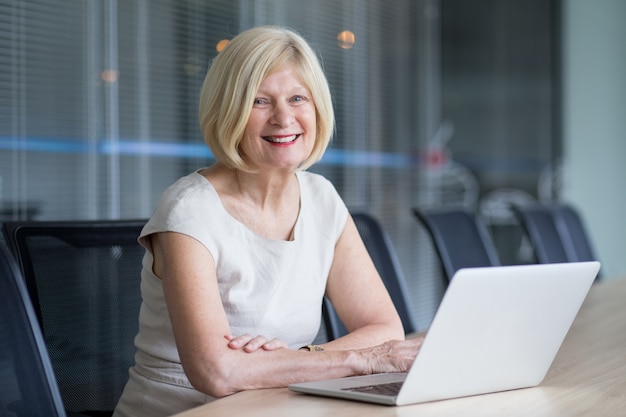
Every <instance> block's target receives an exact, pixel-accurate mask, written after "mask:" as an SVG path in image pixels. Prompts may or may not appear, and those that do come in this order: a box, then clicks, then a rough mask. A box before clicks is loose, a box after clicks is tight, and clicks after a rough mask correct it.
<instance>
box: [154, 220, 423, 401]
mask: <svg viewBox="0 0 626 417" xmlns="http://www.w3.org/2000/svg"><path fill="white" fill-rule="evenodd" d="M344 234H345V232H344ZM342 239H343V237H342ZM151 244H152V251H153V254H154V259H155V262H154V273H155V274H156V275H157V276H158V277H160V278H161V279H162V281H163V289H164V293H165V300H166V303H167V306H168V311H169V314H170V317H171V320H172V327H173V330H174V336H175V339H176V344H177V347H178V352H179V355H180V359H181V363H182V365H183V368H184V370H185V373H186V374H187V377H188V378H189V380H190V382H191V383H192V385H193V386H194V387H195V388H196V389H198V390H199V391H201V392H204V393H206V394H208V395H211V396H215V397H222V396H225V395H229V394H232V393H235V392H238V391H241V390H245V389H255V388H269V387H284V386H286V385H288V384H290V383H294V382H300V381H306V380H314V379H324V378H335V377H342V376H348V375H356V374H365V373H372V372H388V371H398V370H400V371H402V370H406V369H408V367H409V366H410V364H411V363H412V362H413V359H414V358H415V354H416V353H417V350H418V348H419V342H415V341H402V342H399V341H396V342H389V343H386V344H384V345H381V346H377V347H375V348H367V349H350V350H334V349H335V347H339V345H337V344H336V346H335V347H332V346H331V344H329V346H328V347H329V349H330V348H331V347H332V349H333V350H327V351H323V352H307V351H297V350H291V349H285V348H281V346H280V344H281V343H282V342H281V341H274V342H273V343H276V344H278V345H279V348H275V347H272V346H271V345H270V347H269V349H262V348H256V349H255V348H254V346H252V347H253V348H252V349H247V350H246V349H245V348H243V347H242V348H240V349H233V348H232V347H229V343H230V342H229V340H227V338H230V336H231V335H230V326H229V324H228V321H227V318H226V313H225V312H224V309H223V307H222V302H221V299H220V293H219V289H218V286H217V278H216V273H215V265H214V262H213V258H212V256H211V254H210V253H209V251H208V250H207V249H206V248H205V247H204V246H203V245H202V244H200V243H199V242H198V241H196V240H195V239H193V238H191V237H188V236H185V235H182V234H179V233H171V232H167V233H159V234H156V235H152V236H151ZM341 245H342V244H341V240H340V242H339V243H338V248H339V247H340V246H341ZM332 269H333V270H335V266H333V268H332ZM343 269H344V268H339V269H338V270H337V271H335V272H341V270H343ZM335 272H333V274H334V273H335ZM337 288H338V289H341V288H342V286H338V287H337ZM348 298H350V297H348ZM345 308H347V306H346V305H342V306H341V307H340V311H342V312H343V311H344V310H345ZM340 314H341V313H340ZM348 316H349V315H348ZM348 316H346V317H348ZM342 318H343V317H342ZM361 320H362V319H356V318H354V319H349V320H348V322H349V324H348V323H346V324H348V325H349V326H351V327H354V326H355V323H357V324H358V323H361ZM387 326H388V325H387V324H386V320H383V321H382V322H381V323H378V321H377V322H376V324H374V325H373V326H370V327H369V328H365V330H363V329H361V335H360V336H359V335H358V334H357V335H356V337H355V338H354V339H353V340H355V341H356V340H359V338H361V339H363V340H362V342H360V343H362V346H365V345H366V344H367V343H366V342H367V340H382V339H385V340H386V339H387V338H388V337H387V335H385V336H383V337H380V338H377V337H375V336H374V333H375V329H376V328H378V327H380V328H381V330H382V329H385V328H386V327H387ZM400 328H401V326H400ZM235 336H238V335H235ZM252 336H255V335H252ZM238 340H240V341H241V340H242V339H241V338H238ZM346 340H347V338H346ZM259 341H262V342H265V338H264V337H260V338H252V339H251V341H250V343H259ZM378 343H379V342H378ZM378 343H376V344H378ZM261 345H262V343H261ZM347 345H348V344H347V343H346V346H347ZM354 345H355V347H361V344H359V346H357V345H356V343H355V344H354Z"/></svg>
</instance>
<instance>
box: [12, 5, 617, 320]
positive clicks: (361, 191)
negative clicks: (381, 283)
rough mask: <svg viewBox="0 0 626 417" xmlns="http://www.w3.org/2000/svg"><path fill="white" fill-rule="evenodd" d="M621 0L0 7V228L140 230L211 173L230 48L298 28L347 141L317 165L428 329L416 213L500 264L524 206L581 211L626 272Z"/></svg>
mask: <svg viewBox="0 0 626 417" xmlns="http://www.w3.org/2000/svg"><path fill="white" fill-rule="evenodd" d="M624 19H626V2H624V1H622V0H595V1H593V2H591V1H588V0H394V1H392V2H390V1H388V0H341V1H336V0H315V1H311V0H238V1H237V0H0V221H3V220H9V219H10V220H22V219H37V220H70V219H129V218H147V217H148V216H150V214H151V211H152V208H153V207H154V205H155V203H156V200H157V199H158V198H159V196H160V194H161V193H162V191H163V190H164V189H165V188H166V187H167V186H168V185H169V184H171V183H172V182H173V181H175V180H176V179H177V178H178V177H180V176H182V175H185V174H187V173H189V172H191V171H192V170H195V169H198V168H200V167H203V166H206V165H209V164H210V163H211V162H212V156H211V153H210V152H209V150H208V149H207V148H206V146H205V145H204V143H203V141H202V137H201V134H200V132H199V128H198V121H197V102H198V96H199V92H200V87H201V84H202V81H203V78H204V75H205V72H206V69H207V66H208V64H209V63H210V61H211V59H212V58H214V57H215V56H216V55H217V54H218V53H219V52H218V51H219V50H220V49H221V48H222V47H223V45H224V44H225V43H227V42H228V40H229V39H231V38H232V37H233V36H234V35H236V34H237V33H239V32H240V31H242V30H244V29H246V28H249V27H252V26H257V25H264V24H277V25H283V26H288V27H290V28H293V29H295V30H297V31H298V32H300V33H301V34H302V35H303V36H304V37H305V38H306V39H307V40H308V41H309V42H310V43H311V45H312V46H313V47H314V49H315V50H316V51H317V52H318V54H319V56H320V58H321V60H322V62H323V66H324V68H325V71H326V74H327V77H328V79H329V82H330V85H331V89H332V93H333V95H334V105H335V111H336V116H337V132H336V135H335V137H334V140H333V142H332V144H331V147H330V149H329V150H328V152H327V154H326V155H325V157H324V159H323V160H322V161H321V162H320V163H318V164H317V165H315V166H314V167H313V168H312V169H311V171H314V172H318V173H321V174H323V175H325V176H327V177H328V178H329V179H330V180H331V181H332V182H333V183H334V184H335V186H336V187H337V189H338V190H339V192H340V193H341V195H342V196H343V198H344V199H345V201H346V203H347V205H348V206H349V207H350V208H351V209H354V210H365V211H368V212H370V213H372V214H373V215H374V216H376V217H377V218H378V219H379V220H380V221H381V222H382V223H383V226H384V227H385V230H386V231H387V232H388V233H389V235H390V237H391V240H392V243H393V245H394V247H395V249H396V251H397V254H398V257H399V260H400V263H401V266H402V269H403V272H404V274H405V278H406V279H407V281H408V286H409V289H410V291H411V297H412V301H413V304H414V314H415V317H416V321H417V323H418V325H419V326H420V327H426V326H427V325H428V323H429V322H430V320H431V318H432V315H433V314H434V311H435V309H436V307H437V305H438V302H439V299H440V296H441V294H442V292H443V284H442V283H443V281H442V280H441V279H440V276H441V270H440V266H439V263H438V261H437V259H436V256H435V255H434V252H433V248H432V246H431V243H430V241H429V240H428V238H427V237H426V234H425V232H424V231H423V230H422V229H421V228H420V226H419V224H418V223H417V221H416V219H415V217H414V216H413V215H412V212H411V210H412V208H413V207H431V206H463V207H466V208H468V209H470V210H472V211H475V212H476V213H477V214H478V215H479V216H481V218H482V219H483V220H484V221H485V222H486V224H487V225H488V226H489V230H490V231H491V233H492V235H493V237H494V240H495V242H496V244H497V249H498V254H499V256H500V258H501V261H502V263H504V264H521V263H529V262H531V261H532V259H531V258H532V254H531V252H532V251H531V249H530V247H529V243H528V242H527V241H526V239H525V237H524V236H523V234H522V233H521V230H520V227H519V225H518V224H517V223H516V221H515V219H514V218H513V215H512V214H511V212H510V210H509V209H508V206H509V204H511V203H527V202H533V201H539V202H556V201H562V202H568V203H571V204H573V205H575V206H576V207H577V208H578V209H579V211H580V212H581V214H582V216H583V218H584V220H585V223H586V225H587V227H588V229H589V233H590V235H591V238H592V241H593V243H594V246H595V248H596V251H597V253H598V255H599V258H600V260H601V261H602V262H603V276H605V277H608V278H610V277H618V276H625V275H626V259H625V258H626V256H624V255H626V252H625V250H624V248H625V247H626V242H625V240H626V239H625V236H626V222H625V221H624V218H623V217H622V216H623V213H624V212H626V194H625V192H624V191H623V189H622V184H623V183H624V178H626V167H625V164H624V163H623V158H624V156H626V137H624V132H625V131H626V117H625V116H626V82H624V79H623V78H624V74H626V47H624V43H623V40H624V39H626V25H624V24H623V22H624Z"/></svg>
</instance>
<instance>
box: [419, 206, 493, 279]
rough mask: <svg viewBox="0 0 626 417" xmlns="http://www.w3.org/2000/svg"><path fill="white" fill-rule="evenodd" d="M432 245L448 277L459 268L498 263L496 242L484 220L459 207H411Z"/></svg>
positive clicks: (450, 277)
mask: <svg viewBox="0 0 626 417" xmlns="http://www.w3.org/2000/svg"><path fill="white" fill-rule="evenodd" d="M413 214H414V215H415V217H417V219H418V220H419V221H420V222H421V223H422V224H423V225H424V227H425V229H426V230H427V231H428V233H429V235H430V237H431V238H432V241H433V243H434V246H435V251H436V252H437V255H438V257H439V260H440V261H441V265H442V267H443V270H444V273H445V275H446V278H447V280H448V281H449V280H450V279H452V277H453V276H454V273H455V272H456V271H458V270H459V269H461V268H471V267H484V266H495V265H499V264H500V260H499V259H498V254H497V252H496V248H495V245H494V243H493V240H492V238H491V235H490V234H489V231H488V230H487V227H486V226H485V224H484V223H483V222H482V221H480V219H479V218H478V217H476V215H475V214H474V213H472V212H470V211H467V210H465V209H461V208H440V209H435V208H432V209H417V208H414V209H413Z"/></svg>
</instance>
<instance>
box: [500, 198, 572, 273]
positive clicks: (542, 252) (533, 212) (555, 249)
mask: <svg viewBox="0 0 626 417" xmlns="http://www.w3.org/2000/svg"><path fill="white" fill-rule="evenodd" d="M511 209H512V210H513V212H514V213H515V215H516V217H517V219H518V220H519V222H520V224H521V225H522V228H523V229H524V231H525V233H526V235H527V236H528V239H529V240H530V243H531V246H532V247H533V250H534V252H535V258H536V260H537V262H539V263H542V264H549V263H563V262H570V259H569V258H568V256H567V252H566V251H565V246H564V245H563V241H562V239H561V235H560V234H559V231H558V229H557V226H556V223H555V222H554V216H553V213H552V209H551V207H550V206H546V205H541V204H532V205H525V206H512V207H511Z"/></svg>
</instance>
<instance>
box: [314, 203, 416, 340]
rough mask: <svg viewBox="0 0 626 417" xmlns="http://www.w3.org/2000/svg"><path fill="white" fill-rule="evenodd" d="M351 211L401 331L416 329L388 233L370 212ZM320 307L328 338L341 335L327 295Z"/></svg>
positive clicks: (340, 324) (337, 319)
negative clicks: (395, 311)
mask: <svg viewBox="0 0 626 417" xmlns="http://www.w3.org/2000/svg"><path fill="white" fill-rule="evenodd" d="M351 214H352V218H353V219H354V222H355V224H356V227H357V229H358V231H359V234H360V235H361V239H363V243H364V244H365V247H366V248H367V251H368V253H369V255H370V257H371V258H372V261H373V262H374V266H376V270H377V271H378V273H379V274H380V276H381V278H382V280H383V283H384V284H385V287H386V288H387V291H388V292H389V295H390V296H391V299H392V301H393V303H394V306H395V307H396V310H397V311H398V314H399V315H400V319H401V320H402V325H403V326H404V331H405V333H414V332H416V331H417V327H416V325H415V321H414V319H413V315H412V311H411V306H410V301H409V299H408V290H407V288H406V282H405V280H404V276H403V274H402V270H401V268H400V264H399V261H398V259H397V256H396V253H395V250H394V248H393V244H392V243H391V240H390V238H389V236H388V235H387V233H386V232H385V230H384V229H383V228H382V225H381V224H380V222H379V221H378V220H377V219H376V218H374V217H373V216H372V215H371V214H369V213H365V212H353V213H351ZM323 311H324V323H325V325H326V330H327V333H328V337H329V340H331V339H336V338H338V337H341V336H343V335H345V334H346V333H347V330H346V328H345V326H344V325H343V323H341V320H339V317H338V316H337V314H336V313H335V311H334V309H333V307H332V305H331V303H330V302H329V301H328V299H325V301H324V305H323Z"/></svg>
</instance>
